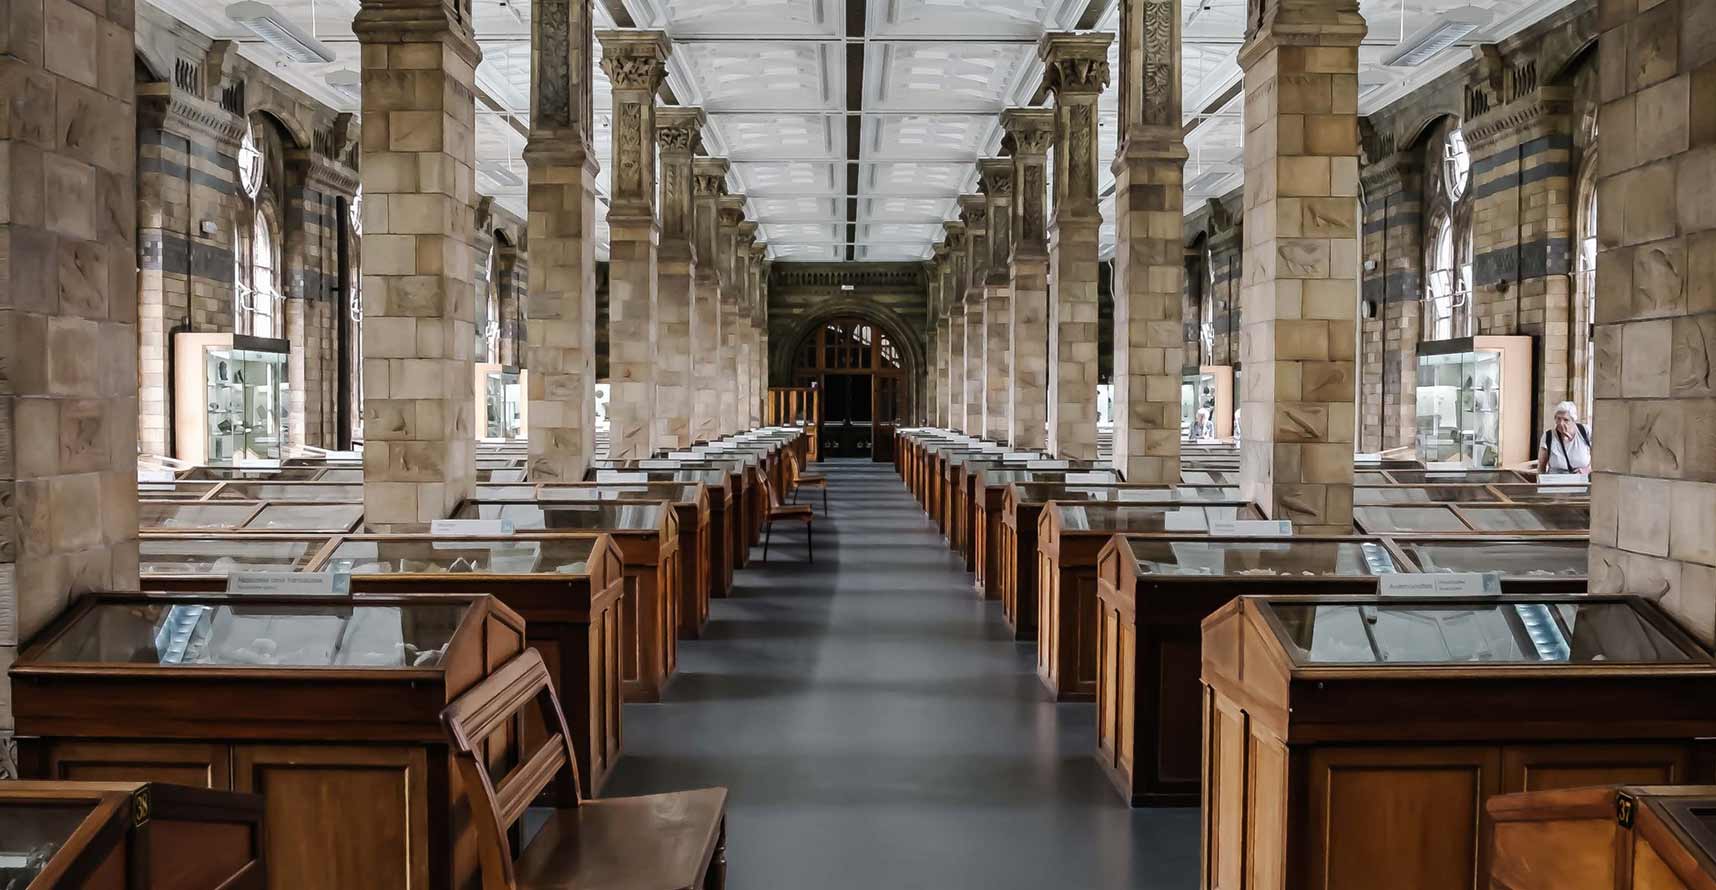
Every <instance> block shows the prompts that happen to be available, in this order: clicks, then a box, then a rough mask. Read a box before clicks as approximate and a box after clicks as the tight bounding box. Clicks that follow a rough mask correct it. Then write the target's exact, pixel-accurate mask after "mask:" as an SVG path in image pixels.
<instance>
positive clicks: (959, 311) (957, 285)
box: [941, 222, 977, 434]
mask: <svg viewBox="0 0 1716 890" xmlns="http://www.w3.org/2000/svg"><path fill="white" fill-rule="evenodd" d="M942 227H943V228H944V229H945V230H946V231H947V262H946V263H945V264H944V265H943V267H942V287H941V292H942V293H943V294H945V295H946V296H947V300H946V306H947V309H946V312H947V428H948V429H951V430H958V431H959V432H962V433H967V434H970V433H975V432H977V430H974V429H972V428H971V427H968V426H966V425H965V283H964V277H963V271H964V265H965V262H964V257H965V223H962V222H947V223H942Z"/></svg>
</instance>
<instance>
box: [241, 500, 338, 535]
mask: <svg viewBox="0 0 1716 890" xmlns="http://www.w3.org/2000/svg"><path fill="white" fill-rule="evenodd" d="M361 521H363V504H335V503H328V504H265V505H264V506H263V507H262V510H261V511H260V512H258V513H257V514H256V516H255V517H254V518H252V519H251V520H250V521H249V522H247V523H245V525H244V527H245V529H246V530H248V531H277V532H294V531H351V530H352V529H354V528H356V527H357V524H358V523H359V522H361Z"/></svg>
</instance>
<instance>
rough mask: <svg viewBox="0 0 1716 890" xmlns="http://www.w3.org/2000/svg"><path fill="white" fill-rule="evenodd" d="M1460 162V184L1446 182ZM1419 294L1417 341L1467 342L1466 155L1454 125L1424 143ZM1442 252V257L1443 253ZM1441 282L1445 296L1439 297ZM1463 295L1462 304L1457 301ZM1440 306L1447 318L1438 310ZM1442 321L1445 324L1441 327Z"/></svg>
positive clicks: (1470, 315)
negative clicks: (1458, 158) (1455, 162)
mask: <svg viewBox="0 0 1716 890" xmlns="http://www.w3.org/2000/svg"><path fill="white" fill-rule="evenodd" d="M1456 146H1458V147H1459V148H1458V151H1457V153H1458V156H1459V157H1460V158H1462V159H1463V161H1464V168H1465V169H1464V170H1463V171H1462V174H1461V176H1460V182H1459V183H1457V184H1456V183H1453V182H1450V178H1451V176H1452V174H1451V169H1450V168H1451V166H1452V163H1451V162H1452V161H1453V160H1454V158H1455V156H1456V149H1455V147H1456ZM1423 150H1424V152H1425V153H1426V156H1425V159H1424V160H1425V163H1424V166H1423V169H1424V217H1423V218H1424V230H1423V235H1422V238H1423V241H1422V244H1423V254H1424V255H1423V263H1424V265H1423V269H1424V278H1423V291H1422V294H1421V296H1420V298H1419V299H1420V307H1421V312H1420V316H1419V326H1418V340H1419V342H1421V343H1422V342H1427V341H1435V340H1445V339H1453V338H1458V337H1469V336H1472V334H1473V327H1474V323H1475V319H1476V313H1474V312H1473V311H1472V309H1473V299H1472V298H1473V288H1472V258H1473V257H1472V252H1473V251H1472V204H1473V200H1472V194H1473V192H1474V191H1475V189H1474V188H1473V187H1472V186H1473V183H1472V173H1471V155H1470V152H1469V151H1468V150H1466V149H1465V138H1464V133H1463V131H1462V130H1461V127H1460V123H1459V122H1458V121H1457V120H1454V119H1452V118H1449V119H1447V120H1444V121H1443V122H1442V123H1441V124H1440V125H1439V126H1438V127H1437V128H1436V130H1435V131H1434V133H1433V134H1432V135H1431V137H1430V138H1429V139H1427V140H1425V143H1424V149H1423ZM1444 249H1445V251H1446V252H1445V253H1444ZM1439 282H1445V285H1444V286H1445V287H1446V290H1447V293H1445V294H1444V293H1441V288H1440V287H1438V284H1439ZM1462 295H1463V296H1464V299H1461V297H1462ZM1443 305H1445V306H1446V307H1447V313H1446V315H1444V314H1443V313H1441V312H1439V311H1437V307H1438V306H1443ZM1444 321H1445V322H1446V323H1445V324H1444Z"/></svg>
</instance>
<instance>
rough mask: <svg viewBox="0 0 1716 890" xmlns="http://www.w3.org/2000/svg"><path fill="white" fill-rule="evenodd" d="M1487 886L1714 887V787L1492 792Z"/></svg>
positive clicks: (1535, 889)
mask: <svg viewBox="0 0 1716 890" xmlns="http://www.w3.org/2000/svg"><path fill="white" fill-rule="evenodd" d="M1485 810H1486V811H1487V812H1488V814H1489V817H1490V820H1491V821H1492V822H1494V823H1495V832H1494V840H1495V842H1494V845H1493V847H1492V852H1491V854H1490V872H1489V883H1488V884H1486V885H1484V886H1486V887H1488V888H1490V890H1716V787H1712V786H1708V785H1703V786H1698V785H1656V786H1642V787H1641V786H1619V787H1611V786H1598V787H1593V788H1572V789H1567V790H1557V791H1530V792H1524V793H1520V794H1503V795H1499V796H1497V797H1492V798H1490V800H1489V803H1488V804H1487V805H1486V806H1485Z"/></svg>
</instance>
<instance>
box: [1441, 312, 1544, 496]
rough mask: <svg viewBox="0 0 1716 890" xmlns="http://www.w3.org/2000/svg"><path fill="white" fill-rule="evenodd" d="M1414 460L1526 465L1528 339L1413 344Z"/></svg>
mask: <svg viewBox="0 0 1716 890" xmlns="http://www.w3.org/2000/svg"><path fill="white" fill-rule="evenodd" d="M1417 394H1418V459H1419V460H1421V461H1424V462H1425V463H1426V464H1430V463H1458V464H1463V465H1465V466H1470V467H1502V466H1517V465H1519V464H1522V463H1525V462H1526V461H1528V460H1531V458H1532V457H1533V455H1532V454H1531V399H1532V384H1531V338H1530V337H1528V336H1522V337H1461V338H1458V339H1454V340H1438V341H1435V342H1430V343H1420V344H1418V389H1417Z"/></svg>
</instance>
